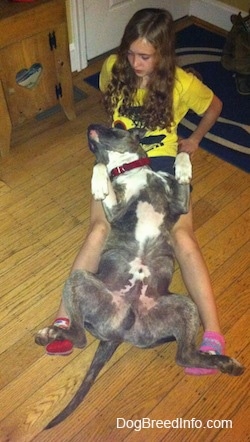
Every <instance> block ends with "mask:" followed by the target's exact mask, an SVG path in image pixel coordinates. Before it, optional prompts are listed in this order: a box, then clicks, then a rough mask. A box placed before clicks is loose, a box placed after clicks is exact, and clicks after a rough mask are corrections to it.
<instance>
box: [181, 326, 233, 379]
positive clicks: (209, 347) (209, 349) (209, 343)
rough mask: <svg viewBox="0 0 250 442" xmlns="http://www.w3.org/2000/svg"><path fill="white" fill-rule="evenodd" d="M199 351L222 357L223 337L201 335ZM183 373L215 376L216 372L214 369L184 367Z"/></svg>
mask: <svg viewBox="0 0 250 442" xmlns="http://www.w3.org/2000/svg"><path fill="white" fill-rule="evenodd" d="M199 351H202V352H203V353H210V354H217V355H223V354H224V352H225V339H224V337H223V336H222V335H221V334H219V333H216V332H213V331H207V332H205V333H204V335H203V339H202V343H201V346H200V348H199ZM184 371H185V373H186V374H190V375H193V376H202V375H209V374H216V373H218V370H217V369H216V368H196V367H186V368H185V370H184Z"/></svg>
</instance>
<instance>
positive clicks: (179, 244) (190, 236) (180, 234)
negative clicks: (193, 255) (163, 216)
mask: <svg viewBox="0 0 250 442" xmlns="http://www.w3.org/2000/svg"><path fill="white" fill-rule="evenodd" d="M172 241H173V247H174V249H175V250H182V251H187V252H189V251H191V250H192V249H194V248H197V247H199V245H198V242H197V239H196V237H195V234H194V232H193V230H192V229H189V228H188V229H185V228H183V227H180V228H178V229H175V230H174V232H173V233H172Z"/></svg>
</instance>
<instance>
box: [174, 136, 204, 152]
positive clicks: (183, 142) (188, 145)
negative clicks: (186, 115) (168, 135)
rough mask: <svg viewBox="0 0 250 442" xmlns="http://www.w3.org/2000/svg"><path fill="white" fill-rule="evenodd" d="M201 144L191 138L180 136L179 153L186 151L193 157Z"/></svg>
mask: <svg viewBox="0 0 250 442" xmlns="http://www.w3.org/2000/svg"><path fill="white" fill-rule="evenodd" d="M198 147H199V144H198V143H197V142H196V141H195V140H193V139H192V138H191V137H190V138H179V140H178V153H179V152H186V153H188V154H189V155H190V157H192V156H193V155H194V153H195V152H196V150H197V149H198Z"/></svg>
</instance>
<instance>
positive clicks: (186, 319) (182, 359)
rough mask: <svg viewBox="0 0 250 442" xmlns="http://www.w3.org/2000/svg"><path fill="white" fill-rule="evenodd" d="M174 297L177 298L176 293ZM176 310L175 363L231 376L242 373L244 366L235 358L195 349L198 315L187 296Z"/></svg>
mask: <svg viewBox="0 0 250 442" xmlns="http://www.w3.org/2000/svg"><path fill="white" fill-rule="evenodd" d="M171 296H175V295H171ZM183 298H184V299H185V300H184V299H183ZM176 299H178V295H177V297H176ZM183 301H184V302H183ZM183 304H184V305H183ZM177 311H178V316H177V317H176V322H175V330H174V333H173V335H174V336H175V338H176V341H177V353H176V363H177V364H178V365H181V366H184V367H198V368H213V369H214V368H215V369H218V370H220V371H221V372H222V373H227V374H229V375H232V376H239V375H241V374H242V373H243V371H244V367H243V366H242V365H241V364H240V363H239V362H238V361H236V360H235V359H233V358H230V357H228V356H223V355H212V354H208V353H203V352H200V351H198V350H197V349H196V343H195V338H196V332H197V329H198V325H199V317H198V313H197V310H196V307H195V308H194V305H193V303H192V302H191V301H190V300H189V299H188V298H186V297H182V301H181V302H180V303H179V306H178V310H177Z"/></svg>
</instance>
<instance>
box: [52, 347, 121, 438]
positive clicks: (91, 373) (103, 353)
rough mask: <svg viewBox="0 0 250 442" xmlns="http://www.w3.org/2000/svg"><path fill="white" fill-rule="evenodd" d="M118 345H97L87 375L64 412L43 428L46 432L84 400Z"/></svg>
mask: <svg viewBox="0 0 250 442" xmlns="http://www.w3.org/2000/svg"><path fill="white" fill-rule="evenodd" d="M119 345H120V342H112V341H101V342H100V343H99V346H98V348H97V350H96V353H95V356H94V359H93V361H92V364H91V366H90V368H89V369H88V371H87V374H86V376H85V378H84V380H83V382H82V384H81V385H80V387H79V389H78V391H77V392H76V394H75V396H74V397H73V399H72V400H71V401H70V402H69V404H68V405H67V406H66V408H64V410H63V411H61V413H60V414H58V415H57V416H56V417H55V418H54V419H53V420H52V421H51V422H50V423H49V424H48V425H47V427H46V428H45V429H46V430H47V429H49V428H52V427H54V426H55V425H57V424H59V423H60V422H62V421H63V420H64V419H66V417H68V416H69V415H70V414H71V413H72V412H73V411H74V410H75V409H76V408H77V407H78V405H79V404H80V403H81V402H82V401H83V399H84V398H85V396H86V394H87V393H88V392H89V390H90V388H91V387H92V385H93V383H94V381H95V379H96V377H97V376H98V374H99V373H100V371H101V369H102V368H103V367H104V365H105V364H106V362H108V361H109V359H110V358H111V357H112V355H113V354H114V352H115V350H116V349H117V347H118V346H119Z"/></svg>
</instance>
